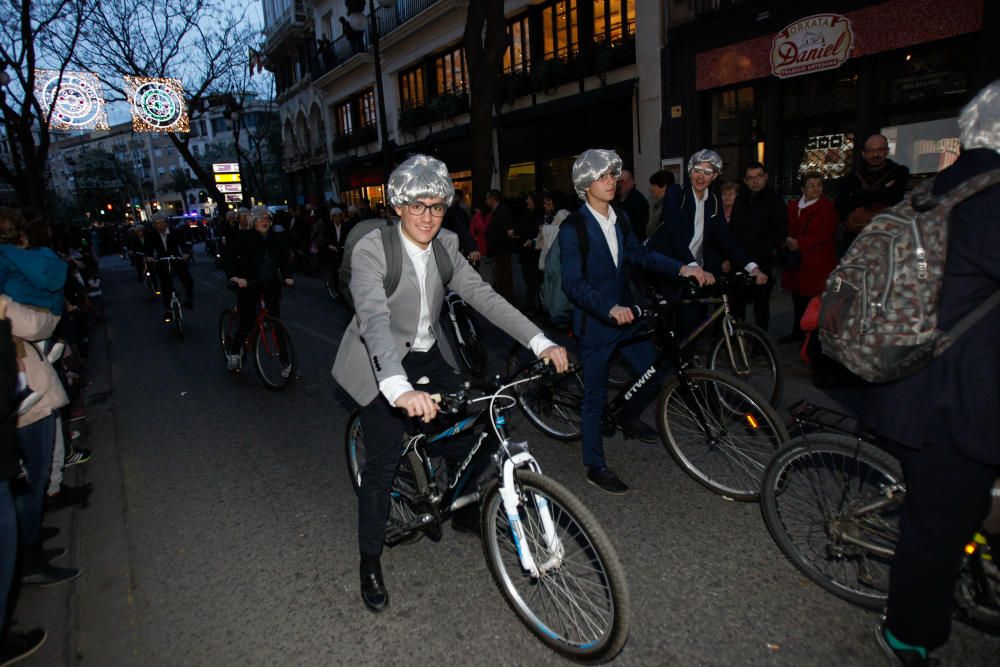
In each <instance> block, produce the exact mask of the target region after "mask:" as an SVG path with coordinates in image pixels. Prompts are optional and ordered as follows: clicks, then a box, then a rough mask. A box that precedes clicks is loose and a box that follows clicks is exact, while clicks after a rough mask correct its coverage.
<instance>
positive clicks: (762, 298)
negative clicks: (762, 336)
mask: <svg viewBox="0 0 1000 667" xmlns="http://www.w3.org/2000/svg"><path fill="white" fill-rule="evenodd" d="M761 271H764V268H763V267H761ZM765 273H766V274H767V283H765V284H763V285H754V286H753V287H750V288H748V291H746V292H743V293H741V294H739V295H734V297H733V300H732V307H731V310H732V312H733V315H735V316H736V318H737V319H739V320H743V321H744V322H745V321H746V312H747V304H748V303H752V304H753V319H754V324H756V325H757V326H759V327H760V328H761V329H763V330H764V331H767V327H768V325H769V324H770V323H771V290H772V289H773V288H774V277H773V276H772V275H771V271H770V270H768V271H765Z"/></svg>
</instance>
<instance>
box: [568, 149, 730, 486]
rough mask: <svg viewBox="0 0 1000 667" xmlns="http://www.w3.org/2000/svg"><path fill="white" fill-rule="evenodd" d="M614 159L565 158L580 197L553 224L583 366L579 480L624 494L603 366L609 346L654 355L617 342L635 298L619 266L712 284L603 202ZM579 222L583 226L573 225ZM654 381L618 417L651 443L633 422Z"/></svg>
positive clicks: (636, 355)
mask: <svg viewBox="0 0 1000 667" xmlns="http://www.w3.org/2000/svg"><path fill="white" fill-rule="evenodd" d="M621 169H622V161H621V158H620V157H618V155H617V154H616V153H615V152H614V151H609V150H601V149H591V150H587V151H584V152H583V153H582V154H581V155H580V157H579V158H577V160H576V162H575V163H574V164H573V187H574V188H575V189H576V194H577V195H578V196H579V197H580V199H582V200H583V201H584V205H583V206H581V207H580V210H579V211H577V212H576V213H573V214H572V215H570V216H569V217H568V218H566V220H565V221H563V223H562V225H560V227H559V252H560V263H561V269H562V287H563V291H564V292H566V294H567V296H569V299H570V301H572V302H573V304H574V305H575V306H576V309H575V313H574V315H573V331H574V333H575V334H576V336H577V340H578V341H579V349H580V361H581V363H582V364H583V383H584V398H583V464H584V465H585V466H587V479H588V480H590V481H591V482H592V483H593V484H595V485H597V486H598V487H600V488H601V489H603V490H604V491H607V492H608V493H617V494H621V493H625V492H627V491H628V487H627V486H626V485H625V484H624V483H623V482H622V481H621V480H620V479H619V478H618V476H617V475H616V474H615V473H614V471H612V470H611V469H610V468H608V465H607V462H606V461H605V460H604V443H603V442H602V439H601V413H602V412H603V410H604V402H605V400H606V398H607V393H608V364H609V362H610V360H611V356H612V355H613V354H614V352H615V350H616V349H618V348H619V347H620V348H621V351H622V354H623V355H624V356H625V358H626V359H627V360H628V362H629V364H630V365H631V366H632V367H633V368H634V369H635V370H636V371H637V372H639V371H643V370H645V369H646V368H648V367H649V366H650V365H652V363H653V361H654V360H655V355H654V353H653V347H652V345H651V344H650V342H649V341H648V340H641V341H637V342H631V343H630V344H628V345H622V343H624V342H625V341H626V340H627V339H629V338H630V337H631V336H632V327H630V326H628V325H629V323H631V322H632V320H633V319H634V314H633V312H632V310H631V309H630V308H629V306H631V305H632V304H634V303H635V299H633V297H632V294H631V292H630V290H629V284H628V283H629V281H628V271H627V270H626V269H625V265H626V264H632V265H637V266H639V267H641V268H643V269H646V270H648V271H655V272H657V273H661V274H663V275H666V276H678V275H680V276H692V277H694V278H695V279H697V280H698V282H699V283H702V284H703V283H706V282H712V276H711V274H709V273H705V272H704V271H702V269H701V268H700V267H697V266H688V265H685V264H682V263H681V262H679V261H677V260H676V259H672V258H670V257H667V256H665V255H661V254H660V253H657V252H653V251H652V250H649V249H648V248H646V247H644V246H643V245H642V244H640V243H639V241H638V240H637V239H636V237H635V234H633V233H632V230H631V226H630V225H629V221H628V218H627V216H626V215H625V214H624V213H622V212H617V213H616V211H615V210H614V209H613V208H612V207H611V202H612V201H613V200H614V198H615V184H616V182H617V180H618V177H619V176H620V175H621ZM580 226H582V227H583V229H582V230H579V227H580ZM580 231H583V232H585V233H586V239H587V241H588V246H589V247H588V249H587V257H586V270H584V267H583V258H582V257H581V249H580V240H579V239H580V236H579V233H580ZM656 384H657V383H656V382H649V383H647V385H646V386H645V387H644V388H643V389H642V396H641V397H640V399H639V400H634V401H631V402H630V410H629V413H628V414H625V415H623V424H622V426H623V430H624V431H625V432H626V433H627V434H629V435H633V436H636V437H639V438H640V439H642V440H644V441H647V442H648V441H652V442H655V441H656V440H657V435H656V432H655V431H653V429H651V428H650V427H649V426H647V425H645V424H643V423H642V422H641V421H640V420H639V415H640V413H641V412H642V408H643V407H645V406H646V405H647V404H648V403H649V401H651V400H652V398H653V397H654V396H655V395H656Z"/></svg>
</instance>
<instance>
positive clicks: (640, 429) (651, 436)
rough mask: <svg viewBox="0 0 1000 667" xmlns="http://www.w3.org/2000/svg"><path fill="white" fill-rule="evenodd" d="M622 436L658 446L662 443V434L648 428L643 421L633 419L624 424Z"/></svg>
mask: <svg viewBox="0 0 1000 667" xmlns="http://www.w3.org/2000/svg"><path fill="white" fill-rule="evenodd" d="M622 435H624V436H625V437H626V438H634V439H636V440H638V441H639V442H646V443H649V444H656V443H657V442H659V441H660V434H659V433H657V432H656V431H655V430H653V429H651V428H650V427H649V426H647V425H646V424H645V423H644V422H643V421H642V420H641V419H633V420H632V421H630V422H623V423H622Z"/></svg>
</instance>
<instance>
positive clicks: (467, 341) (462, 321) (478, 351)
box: [452, 303, 486, 378]
mask: <svg viewBox="0 0 1000 667" xmlns="http://www.w3.org/2000/svg"><path fill="white" fill-rule="evenodd" d="M452 308H453V309H454V313H455V326H456V327H457V328H458V330H459V332H461V337H462V340H461V342H460V341H459V338H458V336H457V335H456V336H455V347H457V348H458V360H459V361H460V362H461V364H462V367H463V368H464V369H465V370H466V372H468V373H469V374H470V375H471V376H472V377H476V378H479V377H482V376H483V373H485V372H486V343H485V342H484V341H483V337H482V335H481V334H480V333H479V325H477V324H476V318H475V315H474V314H473V313H472V312H471V311H470V310H469V308H468V307H467V306H466V305H465V304H464V303H455V304H453V305H452Z"/></svg>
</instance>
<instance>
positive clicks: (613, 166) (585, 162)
mask: <svg viewBox="0 0 1000 667" xmlns="http://www.w3.org/2000/svg"><path fill="white" fill-rule="evenodd" d="M607 173H611V175H613V176H614V177H615V178H618V177H619V176H621V175H622V159H621V158H620V157H618V153H616V152H614V151H609V150H606V149H604V148H588V149H587V150H585V151H583V152H582V153H580V157H578V158H577V159H576V162H574V163H573V189H574V190H576V196H577V197H579V198H580V199H582V200H584V201H586V199H587V195H586V192H587V188H589V187H590V186H591V185H592V184H593V183H594V181H596V180H599V179H600V178H601V176H603V175H604V174H607Z"/></svg>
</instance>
